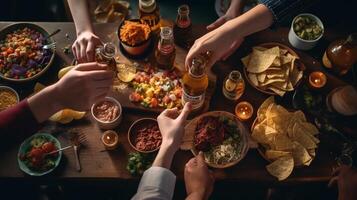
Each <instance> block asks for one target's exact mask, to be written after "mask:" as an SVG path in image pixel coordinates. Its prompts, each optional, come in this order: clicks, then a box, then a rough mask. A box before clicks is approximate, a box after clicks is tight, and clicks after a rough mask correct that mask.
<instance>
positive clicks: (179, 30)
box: [174, 5, 193, 48]
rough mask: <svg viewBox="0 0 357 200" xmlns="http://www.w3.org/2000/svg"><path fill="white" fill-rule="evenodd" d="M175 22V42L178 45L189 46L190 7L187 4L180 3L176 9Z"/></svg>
mask: <svg viewBox="0 0 357 200" xmlns="http://www.w3.org/2000/svg"><path fill="white" fill-rule="evenodd" d="M177 12H178V13H177V18H176V23H175V25H174V36H175V43H176V44H177V45H179V46H180V47H184V48H190V47H191V46H192V43H193V40H192V39H190V38H191V29H192V25H191V19H190V16H189V14H190V8H189V7H188V5H181V6H180V7H179V8H178V10H177Z"/></svg>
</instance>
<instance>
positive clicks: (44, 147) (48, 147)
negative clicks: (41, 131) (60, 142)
mask: <svg viewBox="0 0 357 200" xmlns="http://www.w3.org/2000/svg"><path fill="white" fill-rule="evenodd" d="M41 148H42V150H43V151H44V152H45V153H50V152H52V151H55V150H56V146H55V145H54V144H53V143H52V142H46V143H44V144H43V145H42V147H41Z"/></svg>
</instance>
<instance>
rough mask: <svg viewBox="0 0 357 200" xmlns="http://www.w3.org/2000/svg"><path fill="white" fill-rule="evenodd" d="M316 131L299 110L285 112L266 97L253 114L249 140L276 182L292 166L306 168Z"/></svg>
mask: <svg viewBox="0 0 357 200" xmlns="http://www.w3.org/2000/svg"><path fill="white" fill-rule="evenodd" d="M318 133H319V131H318V129H317V128H316V127H315V126H314V125H313V124H312V123H309V122H308V121H307V119H306V117H305V114H304V113H303V112H302V111H300V110H297V111H291V112H290V111H288V110H286V109H285V108H284V107H283V106H281V105H278V104H276V103H275V101H274V96H271V97H269V98H267V99H266V100H265V101H264V102H263V103H262V105H261V106H260V107H259V109H258V111H257V118H256V119H255V121H254V123H253V125H252V139H253V140H254V141H256V142H257V143H258V151H259V153H260V154H261V155H262V157H263V158H265V159H266V160H267V161H268V162H270V164H269V165H267V166H266V168H267V170H268V172H269V173H270V174H271V175H273V176H275V177H276V178H278V180H279V181H281V180H284V179H286V178H288V177H289V175H290V174H291V173H292V171H293V169H294V167H303V166H309V165H310V164H311V162H312V161H313V159H314V158H315V156H316V149H317V148H318V144H319V143H320V140H319V139H318Z"/></svg>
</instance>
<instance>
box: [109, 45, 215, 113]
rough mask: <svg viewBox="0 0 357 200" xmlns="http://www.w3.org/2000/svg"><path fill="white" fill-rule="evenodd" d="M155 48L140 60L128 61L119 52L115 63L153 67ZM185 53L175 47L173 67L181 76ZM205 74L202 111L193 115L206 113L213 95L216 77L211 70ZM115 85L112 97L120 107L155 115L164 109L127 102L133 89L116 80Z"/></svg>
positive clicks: (183, 69) (128, 59) (183, 50)
mask: <svg viewBox="0 0 357 200" xmlns="http://www.w3.org/2000/svg"><path fill="white" fill-rule="evenodd" d="M155 47H156V45H152V49H151V52H150V54H149V55H148V56H147V57H145V58H142V59H130V58H128V57H126V56H125V53H123V52H121V51H119V53H118V57H117V62H119V63H125V64H133V63H134V62H137V63H139V64H140V65H144V64H147V63H150V64H151V66H155V65H156V61H155V55H154V52H155ZM187 52H188V51H187V50H186V49H183V48H181V47H179V46H176V57H175V63H174V66H175V68H176V69H177V70H178V71H179V72H180V73H181V74H182V75H183V74H184V73H185V58H186V55H187ZM207 73H208V79H209V83H208V88H207V91H206V98H205V102H204V105H203V107H202V109H200V110H199V111H197V112H196V113H194V114H199V113H202V112H206V111H208V109H209V104H210V100H211V97H212V95H213V94H214V90H215V87H216V80H217V77H216V75H215V74H213V72H212V71H211V70H208V72H207ZM115 85H116V86H114V88H116V89H114V90H113V93H112V96H113V97H115V98H116V99H117V100H119V102H120V103H121V105H122V107H124V108H127V109H135V110H139V111H148V112H156V113H160V112H162V111H163V110H164V108H146V107H144V106H142V105H140V103H133V102H131V101H130V100H129V95H130V94H131V93H132V92H133V88H131V87H129V85H128V84H126V83H123V82H121V81H120V80H118V79H117V80H116V82H115ZM118 85H119V86H118Z"/></svg>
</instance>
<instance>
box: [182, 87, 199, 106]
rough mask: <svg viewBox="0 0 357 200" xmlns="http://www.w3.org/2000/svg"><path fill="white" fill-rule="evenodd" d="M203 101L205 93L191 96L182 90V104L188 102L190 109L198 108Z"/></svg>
mask: <svg viewBox="0 0 357 200" xmlns="http://www.w3.org/2000/svg"><path fill="white" fill-rule="evenodd" d="M204 101H205V93H203V94H201V95H197V96H191V95H189V94H187V93H186V92H185V90H183V95H182V104H183V105H185V103H187V102H190V103H191V106H192V110H196V109H199V108H200V107H201V106H202V105H203V102H204Z"/></svg>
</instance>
